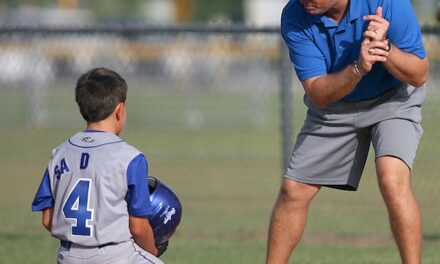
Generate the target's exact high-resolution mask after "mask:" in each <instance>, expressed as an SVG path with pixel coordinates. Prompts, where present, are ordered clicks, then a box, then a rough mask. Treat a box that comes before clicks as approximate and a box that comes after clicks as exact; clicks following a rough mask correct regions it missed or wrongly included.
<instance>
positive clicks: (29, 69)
mask: <svg viewBox="0 0 440 264" xmlns="http://www.w3.org/2000/svg"><path fill="white" fill-rule="evenodd" d="M439 37H440V34H439V32H438V31H436V30H435V29H432V28H426V29H425V34H424V38H425V44H426V48H427V50H428V54H429V57H430V59H431V78H430V80H429V83H428V94H429V96H428V99H427V102H426V105H425V107H424V120H423V125H424V128H425V134H424V137H423V139H422V142H421V144H420V147H419V152H418V157H417V160H416V165H415V168H414V179H413V182H414V187H415V189H416V192H417V196H418V198H419V201H420V204H421V207H422V210H423V212H424V222H425V229H424V230H425V231H424V232H425V238H426V239H427V240H428V241H434V242H436V241H438V240H439V239H440V225H439V224H438V221H437V216H438V215H439V214H440V208H439V207H438V202H437V200H438V199H439V198H440V197H439V195H438V192H437V189H438V187H439V186H440V180H439V178H438V171H439V170H440V165H439V162H438V157H439V156H440V137H439V134H438V129H439V128H438V120H439V117H440V110H439V109H438V105H439V103H440V92H439V89H438V88H440V49H439V47H440V46H439V44H440V43H439ZM98 66H105V67H109V68H111V69H113V70H115V71H117V72H119V73H120V74H121V75H122V76H123V77H124V78H125V79H126V80H127V82H128V85H129V95H128V107H129V108H128V123H127V128H126V132H124V133H126V134H124V135H126V137H128V138H129V139H131V142H130V143H133V144H134V145H138V146H140V148H141V149H142V148H145V149H147V148H148V149H147V150H146V152H147V154H150V155H151V156H150V159H152V161H151V166H152V168H153V173H154V172H156V173H159V174H161V175H164V176H163V177H165V179H167V180H168V181H171V182H172V183H173V185H175V186H176V188H177V190H178V191H179V193H180V194H181V195H182V198H183V199H184V205H185V207H186V208H189V210H188V211H187V212H188V213H187V215H186V216H184V218H185V217H187V219H188V218H189V219H192V218H191V213H193V214H194V215H197V217H195V216H194V218H197V219H200V218H203V217H202V216H201V215H206V212H210V210H211V209H209V208H210V207H209V206H208V205H205V204H201V201H200V199H202V200H205V201H211V203H213V205H215V206H219V204H220V205H223V203H224V202H222V201H224V200H226V201H228V200H230V199H231V197H235V198H234V203H235V202H236V203H237V204H240V201H241V202H242V205H243V206H244V207H243V208H242V210H243V211H246V208H249V200H254V201H258V202H259V203H261V207H258V208H254V209H255V210H257V211H258V213H256V212H255V216H258V218H259V219H262V220H259V221H256V222H255V226H254V227H253V228H254V229H253V230H254V231H253V232H255V233H256V234H254V235H253V236H251V237H256V238H258V239H260V240H264V238H263V237H264V236H265V230H266V228H267V224H268V223H267V222H268V219H269V215H270V210H271V208H272V206H273V201H274V199H275V195H276V192H277V188H278V184H279V181H278V178H279V176H280V175H281V174H282V172H283V168H282V167H283V166H285V161H286V158H288V156H289V153H290V149H291V147H292V141H293V140H294V138H293V136H294V135H296V133H297V132H298V129H299V128H300V126H301V124H302V121H303V119H304V115H305V108H304V106H303V104H302V96H303V91H302V88H301V85H300V84H299V83H298V81H297V80H296V77H295V76H293V72H292V66H291V64H290V61H289V58H288V55H287V51H286V49H285V47H284V44H283V42H282V40H281V39H280V36H279V33H278V29H277V28H248V27H244V26H234V27H221V26H214V27H201V26H187V27H105V28H104V27H103V28H99V27H97V28H62V29H61V28H32V27H27V28H23V27H21V28H13V27H10V28H2V29H1V30H0V93H1V97H0V109H1V117H0V122H1V124H2V127H1V129H0V133H1V136H2V137H1V138H2V139H1V141H0V142H1V144H2V150H1V152H0V154H1V157H2V160H3V161H0V162H3V163H8V162H15V158H14V157H16V158H17V159H18V157H20V155H25V156H26V154H23V153H25V152H28V151H29V148H39V147H40V148H41V146H40V145H39V144H34V143H35V142H34V141H35V140H37V141H38V140H39V141H41V142H44V143H47V144H50V146H46V148H47V147H54V146H55V145H56V144H58V143H59V142H60V140H62V138H60V139H59V140H58V141H53V140H51V138H50V137H51V136H53V133H54V132H53V131H61V132H62V133H63V135H64V136H68V135H69V133H73V132H74V131H75V130H79V129H82V128H83V126H82V124H83V123H82V120H81V118H80V115H79V113H78V110H77V107H76V105H75V102H74V96H73V88H74V85H75V82H76V79H77V78H78V77H79V75H80V74H82V73H83V72H85V71H87V70H88V69H90V68H92V67H98ZM292 87H293V89H292ZM11 133H12V134H17V135H21V141H26V138H27V139H28V141H26V142H27V144H26V146H23V149H19V147H20V146H21V145H20V144H18V145H17V144H16V143H14V142H15V141H14V135H11ZM396 136H398V135H396ZM402 144H404V142H402ZM17 148H18V149H17ZM46 148H43V149H46ZM12 149H14V151H15V152H14V151H12ZM31 152H32V153H34V152H36V151H31ZM11 153H13V154H12V156H11ZM14 153H15V154H14ZM36 153H38V154H37V155H41V154H44V153H42V152H41V153H40V152H36ZM14 155H15V156H14ZM29 160H30V161H29V163H30V164H32V165H29V164H28V165H29V166H30V167H31V168H39V166H41V171H43V166H44V165H41V164H44V163H41V162H42V160H45V159H44V158H38V157H37V158H36V159H33V158H30V159H29ZM32 162H34V163H32ZM372 163H373V162H372V157H370V158H369V165H368V166H367V168H366V171H365V175H364V178H363V180H362V182H361V186H360V190H359V191H358V192H357V193H355V194H347V193H345V192H336V191H331V190H323V191H322V194H321V195H318V197H317V201H316V202H315V203H314V205H313V206H312V210H311V217H310V222H309V225H308V227H307V229H308V230H307V231H306V235H305V240H306V243H326V241H327V242H328V241H329V240H328V238H331V240H332V241H333V242H332V243H334V242H335V241H336V242H337V241H339V242H341V243H346V244H350V243H353V239H352V238H353V237H354V238H356V239H355V240H356V241H357V242H358V243H370V244H374V243H376V242H377V241H382V240H383V238H384V237H385V239H389V238H390V236H389V231H388V224H387V221H386V211H385V208H384V206H383V204H382V202H381V198H380V194H379V192H378V188H377V182H376V180H375V178H374V177H375V173H374V167H373V164H372ZM282 164H283V165H282ZM4 166H6V167H7V166H8V164H4ZM29 170H30V169H29ZM9 171H10V172H11V173H21V174H23V181H26V179H29V177H32V178H36V179H35V180H33V182H37V181H38V180H39V177H38V176H37V177H36V176H35V172H33V171H25V172H23V171H20V172H17V171H15V170H13V169H10V170H9ZM25 175H26V176H25ZM31 175H32V176H31ZM37 175H40V174H38V173H37ZM167 175H168V176H167ZM177 176H182V178H179V177H177ZM184 176H185V177H186V178H185V177H184ZM6 179H8V178H7V177H6V178H4V179H3V181H6ZM250 183H251V184H250ZM195 185H200V186H195ZM33 187H35V186H33ZM33 187H29V190H31V193H32V192H33V189H36V187H35V188H33ZM202 187H203V188H202ZM12 189H13V188H12ZM11 192H12V191H11ZM31 195H32V194H29V199H31ZM196 195H197V199H196V198H195V197H194V196H196ZM28 201H29V200H28ZM185 201H186V202H185ZM237 201H238V202H237ZM23 206H25V205H23ZM207 206H208V207H209V208H208V207H207ZM224 206H225V209H224V210H226V211H228V210H229V209H227V208H233V207H234V204H229V205H224ZM253 206H254V207H256V205H253ZM253 206H251V208H250V209H249V210H251V212H254V211H252V210H253V209H252V208H253ZM220 207H221V206H220ZM204 210H205V211H204ZM248 213H249V212H244V213H243V214H248ZM208 215H209V213H208ZM212 217H213V220H214V221H215V219H217V218H216V217H218V214H216V213H215V212H212ZM243 218H245V217H244V216H243ZM203 219H205V218H203ZM194 221H196V222H197V220H194ZM207 221H209V219H207ZM231 221H232V220H231ZM237 221H239V220H237ZM227 223H228V222H227ZM13 224H14V223H12V222H11V223H10V225H11V226H12V225H13ZM205 224H206V223H205ZM248 224H249V223H248ZM6 225H7V224H6ZM182 225H183V227H182V228H181V230H182V231H181V233H178V234H177V236H178V237H179V235H180V236H182V237H186V236H190V234H191V235H194V233H191V232H192V231H191V230H193V229H195V227H194V224H192V223H189V222H185V221H183V223H182ZM229 225H230V227H229V228H231V226H232V227H233V226H234V225H233V224H231V223H229ZM206 228H207V229H209V228H214V229H215V228H218V226H215V225H214V224H206ZM240 228H246V226H244V224H243V226H238V227H237V229H240ZM225 229H226V227H225ZM185 230H187V231H185ZM188 230H189V231H188ZM255 230H257V231H255ZM198 231H199V232H200V229H199V230H198ZM186 232H188V233H186ZM194 232H195V231H194ZM206 232H208V231H206ZM219 232H220V231H219ZM230 232H233V230H232V231H230ZM211 235H212V234H211ZM360 235H362V236H366V237H367V240H358V239H357V238H358V236H360ZM232 236H233V235H232Z"/></svg>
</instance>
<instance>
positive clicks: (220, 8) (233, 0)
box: [192, 0, 243, 22]
mask: <svg viewBox="0 0 440 264" xmlns="http://www.w3.org/2000/svg"><path fill="white" fill-rule="evenodd" d="M192 2H193V16H192V20H193V21H195V22H206V21H210V20H212V19H215V18H217V17H219V16H224V17H226V18H228V19H230V20H232V21H234V22H243V1H242V0H210V1H207V0H192Z"/></svg>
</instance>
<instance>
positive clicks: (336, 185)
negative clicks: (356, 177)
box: [283, 174, 358, 191]
mask: <svg viewBox="0 0 440 264" xmlns="http://www.w3.org/2000/svg"><path fill="white" fill-rule="evenodd" d="M283 177H284V178H285V179H288V180H293V181H296V182H300V183H306V184H314V185H319V186H322V187H329V188H333V189H338V190H343V191H357V189H358V186H354V185H352V184H350V183H348V182H346V181H313V180H310V179H304V178H300V177H295V176H290V175H287V174H285V175H284V176H283Z"/></svg>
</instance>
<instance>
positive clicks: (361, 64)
mask: <svg viewBox="0 0 440 264" xmlns="http://www.w3.org/2000/svg"><path fill="white" fill-rule="evenodd" d="M364 19H365V20H367V21H369V23H368V28H367V30H366V31H365V32H364V40H363V41H362V43H361V50H360V54H359V59H358V62H357V67H358V69H359V71H360V72H361V73H362V74H367V73H368V72H370V71H371V69H372V68H373V65H374V63H376V62H386V61H387V58H388V55H389V50H390V45H391V44H390V43H389V42H388V40H387V39H386V36H387V32H388V28H389V25H390V23H389V22H388V21H387V20H386V19H384V18H383V16H382V7H380V6H379V7H378V8H377V10H376V14H375V15H368V16H364Z"/></svg>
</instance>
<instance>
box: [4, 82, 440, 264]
mask: <svg viewBox="0 0 440 264" xmlns="http://www.w3.org/2000/svg"><path fill="white" fill-rule="evenodd" d="M192 95H193V96H192V97H191V98H189V97H188V96H186V97H183V98H182V97H181V96H175V95H174V94H171V95H170V94H169V93H166V92H159V91H155V92H152V91H149V92H147V93H146V92H143V91H139V90H134V91H132V92H131V93H130V95H129V99H128V103H129V104H128V106H129V110H128V111H129V116H128V118H129V119H128V123H127V127H126V129H125V130H124V132H123V134H122V137H123V138H124V139H125V140H126V141H127V142H129V143H131V144H133V145H135V146H136V147H138V148H139V149H140V150H142V151H144V152H145V153H146V154H147V156H148V159H149V162H150V175H154V176H157V177H159V178H160V179H162V180H163V181H164V182H166V183H167V184H169V185H170V186H172V188H173V189H174V190H175V191H176V193H177V194H178V195H179V197H180V198H181V201H182V204H183V210H184V211H183V219H182V222H181V225H180V227H179V229H178V231H177V233H176V234H175V236H174V237H173V238H172V240H171V241H170V246H169V250H168V251H167V253H166V254H165V255H164V256H163V260H164V261H165V262H166V263H179V264H180V263H182V264H185V263H188V264H189V263H191V264H194V263H251V264H253V263H263V262H264V256H265V244H266V233H267V228H268V222H269V217H270V213H271V210H272V206H273V203H274V200H275V197H276V195H277V190H278V188H279V182H280V176H281V174H282V168H281V157H280V152H281V151H280V144H281V143H280V142H281V140H280V133H279V129H280V124H279V119H278V111H279V109H278V105H277V98H276V95H274V96H272V97H270V98H269V99H268V101H267V102H265V104H264V105H265V108H264V109H265V113H266V114H267V119H266V120H264V119H263V121H261V120H260V122H254V120H255V119H254V117H255V112H256V111H257V109H258V105H257V106H256V105H255V102H254V101H252V99H250V98H248V97H247V96H246V95H243V94H233V95H232V96H231V95H229V96H228V95H227V94H221V93H216V92H215V91H213V92H205V93H202V94H196V93H193V94H192ZM295 103H296V104H295V105H296V106H295V113H294V114H295V115H294V116H295V126H296V129H297V128H298V127H299V126H300V124H301V122H302V119H303V113H304V109H303V108H302V107H298V105H301V102H300V98H296V101H295ZM438 103H439V100H438V99H436V98H430V99H429V102H428V103H427V105H426V107H425V113H426V115H425V119H424V127H425V135H424V137H423V140H422V143H421V145H420V149H419V153H418V158H417V161H416V167H415V168H414V180H413V182H414V187H415V190H416V193H417V196H418V199H419V201H420V204H421V207H422V210H423V212H424V224H425V226H424V236H425V247H424V263H438V259H440V253H438V251H437V249H438V247H439V246H440V242H439V241H440V225H438V219H437V217H438V215H439V213H440V208H439V207H438V200H439V198H440V197H439V195H438V194H437V193H438V192H437V189H438V186H439V185H440V179H439V178H438V175H437V174H438V171H439V164H438V161H437V160H438V157H439V154H440V140H439V137H438V129H437V127H436V125H437V124H436V122H437V120H438V117H439V112H438ZM25 107H26V103H25V100H24V96H22V95H20V94H19V93H11V94H10V95H9V96H7V97H1V98H0V113H2V114H1V118H0V121H3V122H2V124H4V125H2V127H1V128H0V166H1V168H2V176H1V177H0V195H1V199H0V219H1V226H0V245H1V246H0V263H54V262H55V257H56V251H57V241H56V239H54V238H52V237H51V236H50V235H49V234H48V233H47V232H46V231H44V230H43V228H42V226H41V224H40V214H39V213H31V212H30V204H31V201H32V199H33V196H34V194H35V191H36V189H37V187H38V184H39V182H40V179H41V176H42V173H43V171H44V169H45V166H46V164H47V161H48V159H49V158H50V151H51V149H52V148H53V147H55V146H56V145H57V144H59V143H60V142H62V141H63V140H65V138H66V137H68V136H69V135H71V134H73V133H75V132H76V131H77V130H80V129H83V127H84V126H83V123H82V121H81V119H80V117H79V114H78V113H77V108H76V106H75V104H74V102H73V99H72V98H71V93H70V91H68V92H66V91H57V92H55V91H52V92H51V97H50V100H49V111H50V112H49V120H48V124H49V125H48V127H47V128H42V129H33V128H31V127H29V126H27V125H25V122H24V121H25V120H26V110H25ZM194 113H196V114H195V117H196V121H197V118H199V119H198V121H197V122H200V123H197V122H195V123H194V122H193V121H194V120H192V119H191V115H193V114H194ZM200 113H201V114H202V119H200V116H198V115H199V114H200ZM188 114H189V119H188ZM200 120H202V121H200ZM372 165H373V164H372V159H371V157H370V159H369V161H368V165H367V168H366V171H365V174H364V177H363V179H362V182H361V186H360V190H359V191H358V192H355V193H353V192H341V191H334V190H329V189H324V190H322V191H321V193H320V194H319V195H318V196H317V198H316V200H315V201H314V203H313V204H312V207H311V210H310V217H309V222H308V224H307V227H306V231H305V234H304V239H303V240H302V241H301V243H300V245H299V246H298V248H297V251H296V252H295V254H294V255H293V258H292V263H293V262H295V263H313V264H316V263H399V262H400V260H399V256H398V254H397V250H396V248H395V246H394V243H393V242H392V239H391V236H390V231H389V228H388V223H387V215H386V211H385V208H384V205H383V203H382V200H381V197H380V194H379V192H378V188H377V181H376V178H375V174H374V168H373V166H372Z"/></svg>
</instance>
